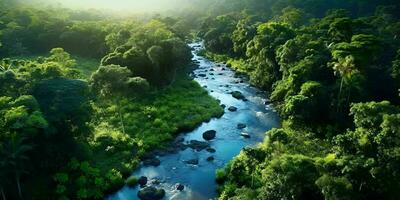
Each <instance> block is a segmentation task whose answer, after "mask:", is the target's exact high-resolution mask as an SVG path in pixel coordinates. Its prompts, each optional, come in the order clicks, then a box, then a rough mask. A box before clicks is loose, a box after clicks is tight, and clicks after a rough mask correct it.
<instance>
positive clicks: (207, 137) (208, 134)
mask: <svg viewBox="0 0 400 200" xmlns="http://www.w3.org/2000/svg"><path fill="white" fill-rule="evenodd" d="M216 134H217V132H216V131H215V130H208V131H206V132H204V133H203V138H204V139H205V140H212V139H214V138H215V135H216Z"/></svg>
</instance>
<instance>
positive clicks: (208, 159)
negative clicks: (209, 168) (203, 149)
mask: <svg viewBox="0 0 400 200" xmlns="http://www.w3.org/2000/svg"><path fill="white" fill-rule="evenodd" d="M206 160H207V161H208V162H211V161H213V160H214V156H210V157H208V158H207V159H206Z"/></svg>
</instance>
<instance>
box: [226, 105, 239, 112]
mask: <svg viewBox="0 0 400 200" xmlns="http://www.w3.org/2000/svg"><path fill="white" fill-rule="evenodd" d="M228 110H229V111H231V112H235V111H237V108H236V107H235V106H230V107H229V108H228Z"/></svg>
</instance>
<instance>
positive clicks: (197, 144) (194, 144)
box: [187, 140, 210, 151]
mask: <svg viewBox="0 0 400 200" xmlns="http://www.w3.org/2000/svg"><path fill="white" fill-rule="evenodd" d="M187 146H188V147H189V148H192V149H194V150H196V151H201V150H203V149H206V148H207V147H209V146H210V144H208V143H207V142H202V141H198V140H191V141H190V143H189V144H187Z"/></svg>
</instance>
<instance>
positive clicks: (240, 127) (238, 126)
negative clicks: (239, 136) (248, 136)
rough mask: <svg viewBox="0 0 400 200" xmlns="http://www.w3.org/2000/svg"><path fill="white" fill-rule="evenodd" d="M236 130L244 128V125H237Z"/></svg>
mask: <svg viewBox="0 0 400 200" xmlns="http://www.w3.org/2000/svg"><path fill="white" fill-rule="evenodd" d="M237 128H238V129H244V128H246V124H243V123H239V124H238V125H237Z"/></svg>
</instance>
